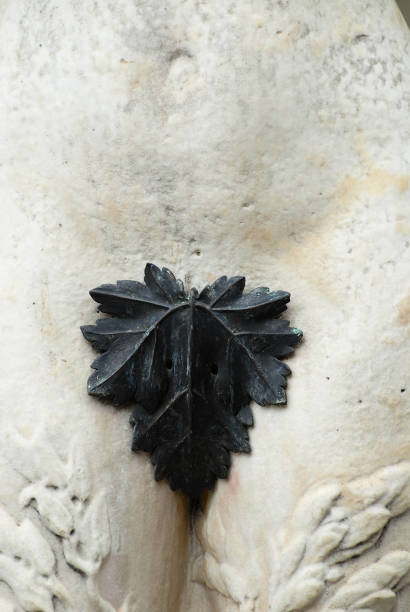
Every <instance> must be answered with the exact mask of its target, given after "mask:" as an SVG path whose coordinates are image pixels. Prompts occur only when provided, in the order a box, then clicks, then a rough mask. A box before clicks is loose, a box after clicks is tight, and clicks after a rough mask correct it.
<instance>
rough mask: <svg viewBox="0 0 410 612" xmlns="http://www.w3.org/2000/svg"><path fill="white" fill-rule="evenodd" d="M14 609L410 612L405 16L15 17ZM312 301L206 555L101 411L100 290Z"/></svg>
mask: <svg viewBox="0 0 410 612" xmlns="http://www.w3.org/2000/svg"><path fill="white" fill-rule="evenodd" d="M0 10H1V20H0V34H1V35H0V48H1V53H0V56H1V72H0V84H1V92H2V96H1V118H2V120H1V139H0V192H1V206H2V228H1V241H0V244H1V252H2V256H1V261H2V265H1V270H0V273H1V286H2V342H1V382H0V402H1V410H0V427H1V432H2V436H1V440H2V441H1V452H0V483H1V485H0V609H1V610H2V612H12V611H13V612H21V611H22V610H27V611H35V610H42V611H45V612H52V611H54V610H55V611H56V612H60V611H65V610H67V611H75V612H78V611H81V612H94V611H100V610H101V611H104V612H106V611H111V612H112V611H114V610H118V611H121V612H145V611H150V612H168V611H169V612H174V611H178V610H180V611H181V612H185V611H191V610H192V611H195V612H216V611H218V612H219V611H224V612H231V611H232V612H236V611H241V612H245V611H246V612H251V611H253V612H264V611H266V610H271V611H273V612H291V611H292V612H299V611H302V610H309V611H322V610H323V611H326V612H327V611H329V612H330V611H333V612H336V611H337V612H342V611H346V612H347V611H349V612H350V611H357V612H358V611H359V610H360V611H362V612H363V611H364V610H366V612H368V611H374V612H390V611H393V610H396V611H399V612H407V611H408V610H409V609H410V588H409V587H408V586H406V585H407V584H408V583H409V582H410V514H409V512H408V510H409V509H410V437H409V434H410V420H409V411H410V407H409V401H408V398H409V393H410V388H409V386H410V381H409V335H408V326H407V325H408V320H409V313H410V294H409V287H408V270H409V253H410V247H409V241H410V236H409V228H410V221H409V218H408V212H409V200H410V197H409V189H408V183H409V166H410V151H409V141H410V140H409V94H410V83H409V81H410V78H409V77H410V61H409V41H410V36H409V31H408V29H407V26H406V24H405V23H404V21H403V19H402V17H401V15H400V13H399V11H398V9H397V7H396V5H395V4H394V2H392V1H390V0H374V1H373V2H365V1H364V0H344V1H337V2H328V1H326V0H317V1H315V2H312V1H309V0H298V1H296V0H275V1H272V2H264V1H262V0H255V1H251V0H243V1H241V2H239V1H236V2H231V1H228V0H218V1H217V0H206V1H204V2H198V1H194V0H192V1H191V0H189V1H187V2H183V1H182V0H119V1H118V2H115V3H112V2H107V1H106V0H97V1H96V2H92V3H87V2H81V1H80V0H66V1H64V2H58V1H56V0H51V1H50V2H42V1H40V0H36V1H35V2H32V1H29V0H20V1H19V2H15V1H13V0H5V1H4V2H3V3H2V6H1V9H0ZM147 261H152V262H154V263H156V264H158V265H165V266H167V267H169V268H171V269H172V270H173V271H174V272H175V273H176V274H177V275H178V276H179V277H181V278H183V279H184V280H185V282H187V283H188V284H190V285H195V286H202V285H204V284H206V283H207V282H210V281H212V280H214V278H216V276H219V275H221V274H227V275H234V274H244V275H245V276H246V277H247V279H248V287H249V288H252V287H256V286H258V285H269V286H270V287H271V288H272V289H284V290H286V291H290V292H291V294H292V301H291V304H290V307H289V309H288V312H287V315H288V318H289V319H290V320H291V322H292V324H294V325H297V326H298V327H300V328H301V329H303V331H304V334H305V339H304V342H303V344H302V345H301V346H300V348H299V349H298V350H297V352H296V353H295V355H294V356H293V357H292V358H291V359H289V365H290V367H291V369H292V372H293V374H292V376H291V377H290V379H289V383H288V405H287V407H266V408H262V407H259V406H256V405H254V406H253V412H254V416H255V426H254V427H253V429H251V433H250V438H251V445H252V453H251V455H235V456H234V457H233V466H232V469H231V473H230V478H229V480H227V481H219V483H218V485H217V488H216V490H215V491H214V492H213V493H211V494H210V495H209V497H208V500H207V503H206V507H205V511H204V514H203V515H201V516H199V518H198V520H197V522H196V524H195V527H194V529H193V531H190V527H189V521H188V518H187V504H186V501H185V499H184V498H183V496H182V495H181V494H175V493H173V492H172V491H170V489H169V488H168V486H167V484H166V482H161V483H155V482H154V479H153V473H152V466H151V464H150V461H149V458H148V457H147V456H146V455H144V454H142V453H139V454H135V453H132V452H131V450H130V443H131V430H130V426H129V424H128V416H129V411H128V410H127V409H119V410H118V409H115V408H113V407H112V406H111V405H110V404H104V403H101V402H98V401H97V400H95V399H94V398H91V397H89V396H88V395H87V393H86V380H87V377H88V375H89V373H90V370H89V364H90V362H91V360H92V359H93V357H94V356H95V354H94V353H93V351H92V348H91V347H90V346H89V345H88V344H87V343H86V342H85V341H84V339H83V338H82V336H81V334H80V331H79V326H80V325H81V324H86V323H90V324H91V323H93V322H94V320H95V318H96V313H95V304H94V303H93V302H92V301H91V300H90V298H89V296H88V290H89V289H91V288H92V287H95V286H97V285H99V284H101V283H109V282H115V281H116V280H117V279H128V278H129V279H135V280H141V279H142V275H143V268H144V265H145V262H147Z"/></svg>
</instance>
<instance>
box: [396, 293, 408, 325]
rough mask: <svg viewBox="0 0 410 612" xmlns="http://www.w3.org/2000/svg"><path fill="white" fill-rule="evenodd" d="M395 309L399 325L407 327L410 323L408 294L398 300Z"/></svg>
mask: <svg viewBox="0 0 410 612" xmlns="http://www.w3.org/2000/svg"><path fill="white" fill-rule="evenodd" d="M397 309H398V320H399V323H400V325H404V326H405V327H407V326H408V325H409V323H410V294H409V295H407V296H406V297H404V298H403V299H402V300H400V302H399V303H398V305H397Z"/></svg>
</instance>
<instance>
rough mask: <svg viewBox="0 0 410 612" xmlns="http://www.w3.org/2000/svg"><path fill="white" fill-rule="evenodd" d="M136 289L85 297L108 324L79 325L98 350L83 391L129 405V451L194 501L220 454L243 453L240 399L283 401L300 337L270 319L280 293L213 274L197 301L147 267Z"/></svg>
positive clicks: (222, 462) (280, 306) (282, 297)
mask: <svg viewBox="0 0 410 612" xmlns="http://www.w3.org/2000/svg"><path fill="white" fill-rule="evenodd" d="M144 280H145V284H142V283H138V282H135V281H118V282H117V284H116V285H101V286H100V287H97V288H96V289H93V290H92V291H90V295H91V297H92V298H93V299H94V300H95V301H96V302H98V303H99V304H100V306H99V310H100V311H101V312H103V313H107V314H109V315H112V317H109V318H105V319H100V320H98V321H97V323H96V325H85V326H84V327H82V328H81V330H82V332H83V334H84V336H85V338H86V339H87V340H89V341H90V342H91V343H92V345H93V346H94V348H95V349H97V350H98V351H101V352H102V355H101V356H100V357H98V358H97V359H96V360H95V361H94V362H93V363H92V365H91V367H92V368H93V369H94V370H95V372H94V373H93V374H92V375H91V376H90V378H89V380H88V393H90V394H91V395H95V396H97V397H100V398H109V399H111V401H112V402H113V404H114V405H120V404H123V403H126V402H133V403H134V404H135V408H134V410H133V412H132V415H131V418H130V423H131V425H132V426H133V430H134V433H133V441H132V449H133V450H134V451H139V450H143V451H146V452H149V453H151V461H152V463H153V465H154V466H155V478H156V479H157V480H160V479H162V478H167V479H168V481H169V484H170V486H171V488H172V489H174V490H176V489H182V490H183V491H184V492H185V493H186V494H187V495H188V496H189V497H190V498H191V500H195V501H197V500H198V499H199V496H200V494H201V492H202V491H203V490H204V489H206V488H208V489H212V488H213V486H214V484H215V482H216V480H217V479H218V478H227V476H228V472H229V466H230V452H244V453H248V452H250V446H249V437H248V429H247V428H248V427H249V426H251V425H252V424H253V419H252V412H251V409H250V406H249V403H250V400H254V401H255V402H257V403H258V404H260V405H261V406H265V405H267V404H285V403H286V394H285V387H286V376H288V375H289V374H290V369H289V368H288V366H287V365H286V364H285V363H283V362H282V361H280V358H282V357H286V356H287V355H289V354H290V353H292V352H293V347H294V346H295V345H296V344H297V343H298V342H299V341H300V340H301V338H302V332H301V331H300V330H299V329H296V328H294V327H289V322H288V321H285V320H284V319H278V318H277V317H278V316H279V315H280V314H281V312H283V311H284V310H285V309H286V304H287V302H289V299H290V295H289V293H286V292H285V291H272V292H270V291H269V289H267V288H266V287H259V288H257V289H254V290H253V291H250V292H249V293H243V291H244V287H245V278H244V277H243V276H233V277H232V278H227V277H226V276H221V277H220V278H218V279H217V280H216V281H215V282H214V283H213V284H212V285H210V286H207V287H205V288H204V289H203V290H202V291H201V293H199V294H198V292H197V291H196V289H192V291H191V292H190V293H189V294H188V293H187V292H186V291H185V289H184V285H183V283H182V282H181V281H180V280H177V279H176V278H175V276H174V275H173V274H172V272H170V270H167V269H166V268H163V269H162V270H161V269H159V268H158V267H157V266H155V265H153V264H150V263H148V264H147V265H146V267H145V278H144Z"/></svg>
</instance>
